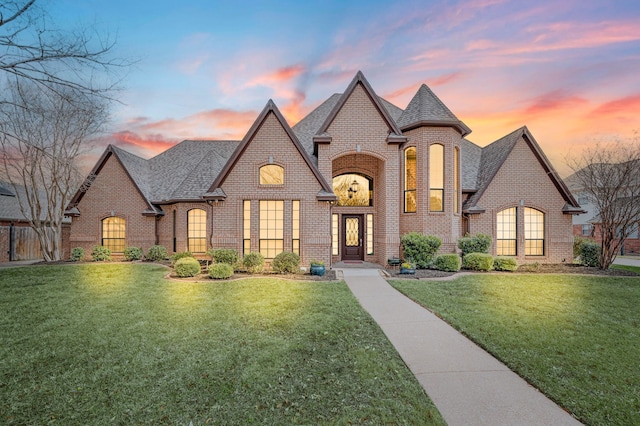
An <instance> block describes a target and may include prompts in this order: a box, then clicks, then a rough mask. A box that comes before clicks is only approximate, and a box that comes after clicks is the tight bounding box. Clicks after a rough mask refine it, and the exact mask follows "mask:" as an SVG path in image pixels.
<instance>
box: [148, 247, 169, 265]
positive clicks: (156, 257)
mask: <svg viewBox="0 0 640 426" xmlns="http://www.w3.org/2000/svg"><path fill="white" fill-rule="evenodd" d="M167 257H168V255H167V249H166V248H164V247H163V246H151V247H149V250H148V251H147V255H146V256H145V258H146V259H147V260H150V261H152V262H158V261H160V260H165V259H166V258H167Z"/></svg>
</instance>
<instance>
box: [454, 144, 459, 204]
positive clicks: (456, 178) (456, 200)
mask: <svg viewBox="0 0 640 426" xmlns="http://www.w3.org/2000/svg"><path fill="white" fill-rule="evenodd" d="M453 212H454V213H460V149H459V148H457V147H456V148H453Z"/></svg>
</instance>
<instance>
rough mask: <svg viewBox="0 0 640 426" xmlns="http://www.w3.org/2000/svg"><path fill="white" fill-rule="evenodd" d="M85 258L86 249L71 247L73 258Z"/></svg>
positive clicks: (77, 260) (76, 259)
mask: <svg viewBox="0 0 640 426" xmlns="http://www.w3.org/2000/svg"><path fill="white" fill-rule="evenodd" d="M82 259H84V249H83V248H82V247H75V248H73V249H71V260H73V261H74V262H79V261H81V260H82Z"/></svg>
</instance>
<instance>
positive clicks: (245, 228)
mask: <svg viewBox="0 0 640 426" xmlns="http://www.w3.org/2000/svg"><path fill="white" fill-rule="evenodd" d="M242 253H243V256H244V255H245V254H249V253H251V201H250V200H244V202H243V203H242Z"/></svg>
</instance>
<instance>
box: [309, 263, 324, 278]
mask: <svg viewBox="0 0 640 426" xmlns="http://www.w3.org/2000/svg"><path fill="white" fill-rule="evenodd" d="M324 271H325V269H324V262H323V261H321V260H312V261H311V268H310V272H311V275H317V276H319V277H321V276H323V275H324Z"/></svg>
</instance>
